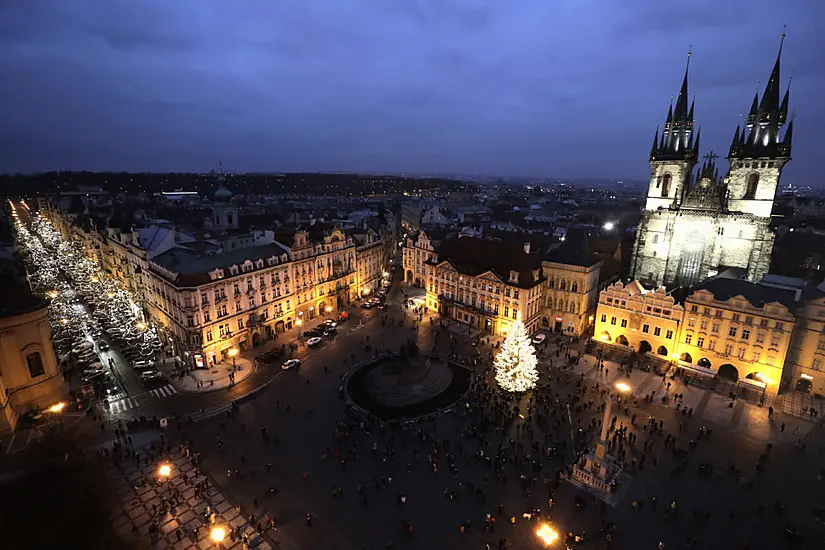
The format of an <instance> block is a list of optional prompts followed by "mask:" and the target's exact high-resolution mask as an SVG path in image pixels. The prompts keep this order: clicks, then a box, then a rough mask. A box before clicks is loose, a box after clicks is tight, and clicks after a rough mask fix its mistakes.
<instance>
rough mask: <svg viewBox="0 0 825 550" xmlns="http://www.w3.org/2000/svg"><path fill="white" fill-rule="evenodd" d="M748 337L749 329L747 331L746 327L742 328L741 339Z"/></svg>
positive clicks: (749, 335) (749, 334)
mask: <svg viewBox="0 0 825 550" xmlns="http://www.w3.org/2000/svg"><path fill="white" fill-rule="evenodd" d="M750 337H751V331H749V330H748V329H744V330H743V331H742V340H747V339H749V338H750Z"/></svg>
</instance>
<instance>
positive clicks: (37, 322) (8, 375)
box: [0, 276, 68, 431]
mask: <svg viewBox="0 0 825 550" xmlns="http://www.w3.org/2000/svg"><path fill="white" fill-rule="evenodd" d="M0 282H2V286H3V296H2V299H0V431H3V430H4V429H12V430H13V429H15V427H16V426H17V422H18V420H19V418H20V416H22V415H24V414H26V413H28V412H31V411H34V410H37V409H41V410H42V409H47V408H48V407H50V406H51V405H54V404H55V403H57V402H59V401H61V400H62V399H64V398H65V397H66V396H67V394H68V387H67V385H66V381H65V380H64V379H63V374H62V373H61V372H60V369H59V367H58V364H57V356H56V355H55V351H54V346H53V345H52V331H51V327H50V325H49V306H48V303H47V302H45V301H44V300H41V299H39V298H36V297H35V296H33V295H32V294H31V293H30V292H29V289H28V288H26V286H25V285H24V284H22V283H21V282H20V281H17V280H13V279H10V278H7V277H5V276H3V277H2V278H0Z"/></svg>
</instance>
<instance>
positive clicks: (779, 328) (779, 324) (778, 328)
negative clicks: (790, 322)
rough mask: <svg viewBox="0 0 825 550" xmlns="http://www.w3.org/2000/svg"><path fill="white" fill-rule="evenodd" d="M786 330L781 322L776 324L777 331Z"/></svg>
mask: <svg viewBox="0 0 825 550" xmlns="http://www.w3.org/2000/svg"><path fill="white" fill-rule="evenodd" d="M784 328H785V325H784V323H780V322H779V321H777V322H776V330H782V329H784Z"/></svg>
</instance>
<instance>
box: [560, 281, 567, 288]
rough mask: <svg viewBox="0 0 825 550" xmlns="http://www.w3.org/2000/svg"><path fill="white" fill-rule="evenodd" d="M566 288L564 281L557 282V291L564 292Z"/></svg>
mask: <svg viewBox="0 0 825 550" xmlns="http://www.w3.org/2000/svg"><path fill="white" fill-rule="evenodd" d="M566 286H567V285H566V284H565V282H564V281H559V290H564V289H565V287H566Z"/></svg>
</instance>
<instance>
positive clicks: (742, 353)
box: [737, 348, 748, 359]
mask: <svg viewBox="0 0 825 550" xmlns="http://www.w3.org/2000/svg"><path fill="white" fill-rule="evenodd" d="M747 351H748V348H739V353H738V354H737V356H738V357H739V359H744V358H745V352H747Z"/></svg>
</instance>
